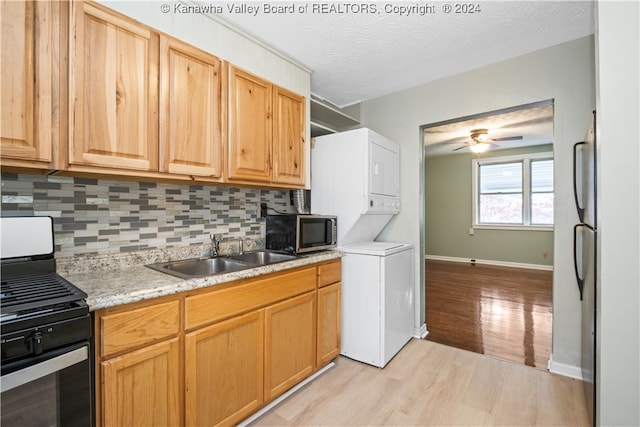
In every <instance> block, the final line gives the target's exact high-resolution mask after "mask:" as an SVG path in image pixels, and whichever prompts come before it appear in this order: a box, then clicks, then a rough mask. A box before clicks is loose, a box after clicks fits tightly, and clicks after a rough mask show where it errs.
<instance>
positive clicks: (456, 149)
mask: <svg viewBox="0 0 640 427" xmlns="http://www.w3.org/2000/svg"><path fill="white" fill-rule="evenodd" d="M467 147H468V145H463V146H462V147H458V148H454V149H453V150H451V151H458V150H462V149H463V148H467Z"/></svg>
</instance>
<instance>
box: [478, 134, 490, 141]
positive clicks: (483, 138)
mask: <svg viewBox="0 0 640 427" xmlns="http://www.w3.org/2000/svg"><path fill="white" fill-rule="evenodd" d="M475 139H476V140H477V141H480V142H488V141H489V139H491V138H489V134H488V133H479V134H477V135H476V137H475Z"/></svg>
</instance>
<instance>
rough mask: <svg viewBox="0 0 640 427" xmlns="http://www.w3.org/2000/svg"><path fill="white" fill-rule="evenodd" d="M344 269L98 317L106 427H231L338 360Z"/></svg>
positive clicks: (286, 275) (101, 420)
mask: <svg viewBox="0 0 640 427" xmlns="http://www.w3.org/2000/svg"><path fill="white" fill-rule="evenodd" d="M339 280H340V262H339V261H338V262H337V263H336V262H329V263H322V264H319V265H318V266H305V267H302V268H297V269H292V270H286V271H283V272H279V273H272V274H267V275H264V276H258V277H255V278H252V279H241V280H239V281H238V282H236V283H230V284H223V285H220V286H214V287H211V288H210V289H204V290H194V291H190V292H184V293H181V294H178V295H172V296H168V297H161V298H158V299H156V300H148V301H142V302H140V303H132V304H128V305H126V306H119V307H112V308H106V309H102V310H98V311H97V312H96V313H95V316H94V317H95V327H96V353H97V357H98V360H97V361H96V384H97V386H98V387H97V389H96V398H97V400H96V403H97V410H96V414H97V423H96V425H97V426H98V427H100V426H118V427H120V426H183V425H186V426H218V425H233V424H236V423H238V422H240V421H242V420H243V419H246V418H247V417H249V416H250V415H251V414H253V413H255V412H256V411H257V410H259V409H260V408H262V407H263V406H265V405H266V404H268V403H269V402H271V401H272V400H274V399H275V398H277V397H278V396H280V395H282V394H283V393H285V392H286V391H287V390H289V389H290V388H292V387H293V386H295V385H296V384H298V383H300V382H301V381H303V380H304V379H305V378H307V377H308V376H310V375H311V374H312V373H313V372H315V371H316V370H317V369H320V368H321V367H323V366H324V365H326V364H327V363H328V362H329V361H331V360H332V359H333V358H335V357H336V356H337V355H338V354H339V352H340V282H339Z"/></svg>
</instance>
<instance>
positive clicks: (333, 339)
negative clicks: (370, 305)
mask: <svg viewBox="0 0 640 427" xmlns="http://www.w3.org/2000/svg"><path fill="white" fill-rule="evenodd" d="M339 354H340V283H339V282H338V283H334V284H333V285H329V286H325V287H324V288H320V289H318V353H317V366H318V368H320V367H322V366H324V365H326V364H327V363H329V362H330V361H331V360H333V359H335V358H336V357H337V356H338V355H339Z"/></svg>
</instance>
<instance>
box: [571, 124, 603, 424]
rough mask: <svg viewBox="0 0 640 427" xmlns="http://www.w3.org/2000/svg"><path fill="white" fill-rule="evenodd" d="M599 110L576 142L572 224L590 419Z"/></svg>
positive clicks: (593, 379) (593, 392)
mask: <svg viewBox="0 0 640 427" xmlns="http://www.w3.org/2000/svg"><path fill="white" fill-rule="evenodd" d="M596 184H597V162H596V112H595V111H594V112H593V115H592V118H591V125H590V126H589V129H588V131H587V134H586V136H585V139H584V141H581V142H578V143H576V144H574V146H573V188H574V196H575V201H576V208H577V209H578V218H579V220H580V222H579V223H578V224H576V225H575V226H574V228H573V261H574V268H575V272H576V279H577V284H578V294H579V296H580V300H581V301H582V378H583V384H584V392H585V398H586V400H587V407H588V409H589V415H590V416H591V422H592V424H593V425H595V420H596V388H595V386H596V337H597V333H596V332H597V331H596V315H597V310H596V294H597V291H598V286H599V284H598V282H597V280H596V279H597V245H598V240H597V235H598V219H597V190H596Z"/></svg>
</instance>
